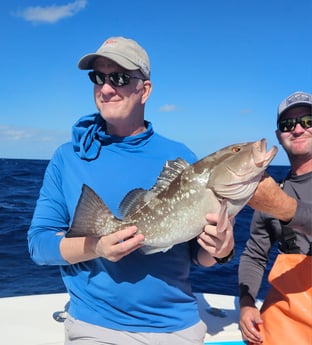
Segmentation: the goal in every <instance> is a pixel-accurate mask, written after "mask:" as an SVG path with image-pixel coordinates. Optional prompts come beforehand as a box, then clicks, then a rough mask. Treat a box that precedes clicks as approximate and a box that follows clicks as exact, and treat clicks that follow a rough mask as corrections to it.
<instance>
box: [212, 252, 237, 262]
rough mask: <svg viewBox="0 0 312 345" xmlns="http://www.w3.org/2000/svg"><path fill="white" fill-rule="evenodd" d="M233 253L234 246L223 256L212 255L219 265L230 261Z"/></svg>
mask: <svg viewBox="0 0 312 345" xmlns="http://www.w3.org/2000/svg"><path fill="white" fill-rule="evenodd" d="M234 255H235V251H234V248H233V249H232V250H231V252H230V254H229V255H227V256H225V257H224V258H216V257H215V256H214V257H213V258H214V259H215V260H216V261H217V263H218V264H219V265H224V264H226V263H227V262H229V261H231V260H232V259H233V257H234Z"/></svg>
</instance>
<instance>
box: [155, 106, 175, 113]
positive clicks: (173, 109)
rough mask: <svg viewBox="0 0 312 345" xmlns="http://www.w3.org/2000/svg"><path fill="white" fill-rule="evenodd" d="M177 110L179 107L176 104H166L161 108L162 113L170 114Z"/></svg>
mask: <svg viewBox="0 0 312 345" xmlns="http://www.w3.org/2000/svg"><path fill="white" fill-rule="evenodd" d="M175 110H177V107H176V106H175V105H174V104H165V105H163V106H161V107H160V108H159V111H160V112H162V113H169V112H170V111H175Z"/></svg>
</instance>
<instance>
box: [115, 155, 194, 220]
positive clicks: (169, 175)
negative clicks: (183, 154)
mask: <svg viewBox="0 0 312 345" xmlns="http://www.w3.org/2000/svg"><path fill="white" fill-rule="evenodd" d="M188 166H189V163H187V162H186V161H185V160H183V159H181V158H177V159H176V160H168V161H166V163H165V165H164V167H163V170H162V171H161V173H160V175H159V176H158V178H157V181H156V183H155V184H154V186H153V187H152V188H151V189H150V190H145V189H143V188H135V189H133V190H131V191H130V192H129V193H127V194H126V196H125V197H124V198H123V199H122V201H121V203H120V205H119V213H120V215H121V216H122V218H123V219H125V218H127V217H128V216H131V215H134V214H135V213H136V212H138V211H139V210H140V209H141V208H143V207H144V206H145V205H146V204H148V203H149V202H150V201H151V200H152V199H153V198H156V197H157V196H158V195H159V194H160V193H161V192H162V191H164V190H167V189H168V187H169V186H170V184H171V182H172V181H174V180H175V179H176V178H177V177H178V176H179V175H180V174H181V173H182V172H183V171H184V170H185V168H187V167H188Z"/></svg>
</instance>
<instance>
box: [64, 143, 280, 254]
mask: <svg viewBox="0 0 312 345" xmlns="http://www.w3.org/2000/svg"><path fill="white" fill-rule="evenodd" d="M276 153H277V148H276V146H273V147H272V148H271V150H269V151H267V144H266V140H265V139H261V140H258V141H255V142H247V143H241V144H235V145H230V146H227V147H224V148H222V149H221V150H219V151H216V152H214V153H212V154H210V155H208V156H206V157H204V158H202V159H200V160H198V161H197V162H195V163H194V164H192V165H190V164H189V163H187V162H186V161H184V160H183V159H181V158H177V159H176V160H170V161H167V162H166V163H165V165H164V167H163V170H162V172H161V173H160V175H159V177H158V178H157V181H156V183H155V185H154V186H153V187H152V188H151V189H149V190H144V189H142V188H137V189H134V190H132V191H130V192H129V193H128V194H127V195H126V196H125V197H124V199H123V200H122V202H121V203H120V206H119V210H120V214H121V219H119V218H116V217H115V216H114V215H113V214H112V212H111V211H110V210H109V209H108V207H107V206H106V205H105V203H104V202H103V201H102V200H101V198H100V197H99V196H98V195H97V194H96V193H95V192H94V191H93V190H92V189H91V188H90V187H88V186H87V185H83V186H82V191H81V195H80V198H79V201H78V204H77V207H76V210H75V214H74V218H73V222H72V225H71V227H70V229H69V231H68V232H67V234H66V237H80V236H96V237H100V236H103V235H107V234H110V233H112V232H115V231H118V230H120V229H123V228H125V227H127V226H130V225H136V226H137V227H138V233H142V234H143V235H144V237H145V240H144V245H143V246H142V248H140V250H142V251H143V253H145V254H153V253H157V252H160V251H163V252H165V251H167V250H168V249H170V248H171V247H172V246H174V245H176V244H178V243H182V242H185V241H188V240H190V239H192V238H194V237H196V236H198V235H199V234H200V233H201V232H202V231H203V227H204V226H205V225H206V224H207V221H206V218H205V216H206V214H207V213H208V212H209V213H217V214H218V225H217V231H224V230H225V229H226V227H227V225H228V218H229V217H235V215H237V213H238V212H239V211H240V210H241V209H242V208H243V207H244V206H245V205H246V204H247V202H248V201H249V199H250V198H251V197H252V195H253V193H254V191H255V189H256V188H257V185H258V183H259V181H260V179H261V177H262V175H263V173H264V171H265V169H266V168H267V166H268V165H269V164H270V162H271V161H272V159H273V158H274V157H275V155H276Z"/></svg>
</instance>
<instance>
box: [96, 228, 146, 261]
mask: <svg viewBox="0 0 312 345" xmlns="http://www.w3.org/2000/svg"><path fill="white" fill-rule="evenodd" d="M136 232H137V227H136V226H130V227H127V228H125V229H122V230H119V231H116V232H114V233H112V234H109V235H106V236H102V237H99V238H97V241H96V243H95V247H94V252H95V254H96V255H97V256H98V257H103V258H105V259H107V260H110V261H112V262H117V261H119V260H120V259H122V258H123V257H124V256H126V255H128V254H130V253H131V252H133V251H135V250H136V249H138V248H140V247H142V245H143V244H142V242H143V241H144V236H143V235H142V234H137V233H136Z"/></svg>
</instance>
